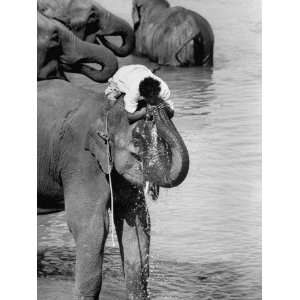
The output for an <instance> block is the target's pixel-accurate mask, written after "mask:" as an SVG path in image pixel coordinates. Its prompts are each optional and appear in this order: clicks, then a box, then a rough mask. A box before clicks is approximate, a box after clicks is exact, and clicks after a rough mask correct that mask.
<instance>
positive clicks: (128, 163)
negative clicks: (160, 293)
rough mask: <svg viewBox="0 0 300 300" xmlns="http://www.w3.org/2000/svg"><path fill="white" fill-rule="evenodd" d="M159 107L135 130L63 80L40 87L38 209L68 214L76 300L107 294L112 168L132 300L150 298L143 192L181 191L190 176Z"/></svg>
mask: <svg viewBox="0 0 300 300" xmlns="http://www.w3.org/2000/svg"><path fill="white" fill-rule="evenodd" d="M159 107H160V106H154V107H152V109H151V110H149V111H150V113H149V118H148V120H140V121H138V122H136V123H134V124H131V125H130V124H129V122H128V118H127V113H126V111H125V110H124V107H123V103H122V100H120V101H117V102H112V101H108V100H106V99H105V98H104V94H102V93H95V92H92V91H90V90H85V89H82V88H79V87H75V86H72V85H71V84H70V83H69V82H67V81H64V80H48V81H40V82H38V207H40V208H41V209H42V210H43V211H47V212H50V211H51V210H58V209H64V208H65V210H66V217H67V222H68V226H69V229H70V231H71V233H72V234H73V237H74V239H75V243H76V269H75V291H76V299H81V300H88V299H89V300H91V299H98V296H99V293H100V290H101V283H102V263H103V252H104V244H105V240H106V237H107V234H108V226H109V220H108V209H109V207H110V186H109V180H108V173H109V170H110V165H111V164H112V173H111V174H112V187H113V193H114V221H115V227H116V232H117V236H118V242H119V246H120V252H121V258H122V263H123V270H124V275H125V281H126V286H127V293H128V299H149V295H148V291H147V280H148V276H149V258H148V255H149V244H150V219H149V215H148V210H147V207H146V204H145V198H144V194H143V192H142V186H143V185H144V183H145V181H150V182H153V183H154V184H157V185H159V186H163V187H173V186H176V185H179V184H180V183H181V182H182V181H183V180H184V179H185V177H186V176H187V173H188V169H189V155H188V151H187V149H186V146H185V145H184V142H183V140H182V138H181V136H180V135H179V133H178V131H177V130H176V128H175V126H174V125H173V123H172V121H171V120H170V119H169V118H168V115H167V113H166V111H165V110H164V108H162V107H160V108H159ZM155 128H157V129H156V132H157V135H156V138H155V137H153V136H155V135H153V134H151V133H153V130H154V129H155ZM153 143H155V145H154V144H153ZM108 146H109V147H108ZM109 149H110V151H109ZM110 162H111V163H110ZM150 162H151V163H150Z"/></svg>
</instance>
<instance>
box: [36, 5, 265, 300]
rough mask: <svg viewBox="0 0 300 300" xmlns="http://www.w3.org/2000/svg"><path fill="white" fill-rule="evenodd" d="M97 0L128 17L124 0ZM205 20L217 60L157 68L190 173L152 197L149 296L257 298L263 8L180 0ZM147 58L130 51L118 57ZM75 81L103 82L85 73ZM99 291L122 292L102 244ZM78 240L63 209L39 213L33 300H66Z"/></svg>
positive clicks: (116, 260)
mask: <svg viewBox="0 0 300 300" xmlns="http://www.w3.org/2000/svg"><path fill="white" fill-rule="evenodd" d="M110 2H111V1H107V0H105V1H101V3H103V5H104V6H106V7H108V8H109V9H110V11H112V12H114V13H116V14H118V15H120V16H121V17H123V18H125V19H127V20H130V5H131V3H130V1H128V0H127V1H114V2H116V3H118V4H119V5H117V4H116V5H114V7H110V6H109V5H110ZM170 2H171V3H172V4H174V5H182V6H185V7H188V8H191V9H193V10H195V11H197V12H199V13H200V14H202V15H203V16H204V17H206V18H207V19H208V20H209V22H210V23H211V25H212V27H213V30H214V32H215V39H216V45H215V67H214V69H213V70H208V69H201V68H170V67H164V68H162V69H161V70H160V71H158V73H157V74H158V75H159V76H161V77H162V78H163V79H164V80H165V81H166V82H167V83H168V85H169V87H170V89H171V91H172V100H173V101H174V103H175V107H176V116H175V118H174V123H175V124H176V126H177V128H178V130H179V132H180V133H181V135H182V136H183V138H184V140H185V142H186V144H187V147H188V149H189V153H190V161H191V164H190V171H189V174H188V177H187V178H186V180H185V181H184V182H183V183H182V184H181V185H180V186H179V187H176V188H173V189H169V190H166V189H165V190H163V189H162V190H161V194H160V198H159V200H158V201H156V202H150V203H149V209H150V215H151V223H152V236H151V280H150V291H151V296H152V299H203V300H209V299H226V300H227V299H237V300H247V299H249V300H250V299H251V300H256V299H261V102H260V99H261V49H260V42H261V15H260V5H261V4H260V1H258V0H214V1H211V0H202V1H197V0H194V1H193V0H184V1H183V0H182V1H170ZM129 63H144V64H146V65H149V66H151V65H152V64H149V62H148V61H147V60H146V59H141V58H135V57H127V58H125V59H121V60H120V65H122V64H129ZM70 78H71V80H72V82H73V83H74V84H77V85H81V86H85V87H87V88H91V89H94V90H103V85H99V84H95V83H93V82H91V81H89V80H87V79H85V78H83V77H81V76H78V75H72V76H70ZM105 253H106V256H105V263H104V282H103V294H101V296H102V297H100V298H101V299H113V300H114V299H116V300H118V299H125V297H124V282H123V278H122V275H121V269H120V257H119V252H118V248H113V247H112V245H111V240H110V237H109V238H108V240H107V244H106V251H105ZM73 268H74V243H73V240H72V237H71V235H70V233H69V232H68V230H67V227H66V223H65V215H64V213H58V214H53V215H49V216H39V217H38V299H39V300H50V299H72V297H71V293H72V285H73V279H74V277H73Z"/></svg>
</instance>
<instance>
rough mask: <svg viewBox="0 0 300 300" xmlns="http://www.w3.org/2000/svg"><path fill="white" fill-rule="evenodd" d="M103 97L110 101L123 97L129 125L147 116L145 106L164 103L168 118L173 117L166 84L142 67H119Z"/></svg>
mask: <svg viewBox="0 0 300 300" xmlns="http://www.w3.org/2000/svg"><path fill="white" fill-rule="evenodd" d="M108 81H109V85H108V87H107V89H106V90H105V95H106V96H107V98H108V99H110V100H116V99H118V98H119V97H120V96H122V95H123V96H124V106H125V110H126V111H127V116H128V120H129V122H130V123H133V122H135V121H138V120H140V119H143V118H144V117H146V115H147V108H146V107H147V105H149V106H157V105H159V104H161V103H162V102H164V104H166V105H165V108H166V111H167V114H168V116H169V118H172V117H173V115H174V105H173V102H172V101H171V100H170V99H169V97H170V94H171V93H170V90H169V87H168V86H167V84H166V83H165V82H164V81H163V80H162V79H161V78H159V77H158V76H156V75H154V74H153V73H152V72H151V71H150V70H149V69H148V68H147V67H145V66H143V65H128V66H123V67H121V68H120V69H119V70H118V71H117V72H116V73H115V74H114V76H113V77H112V78H110V79H109V80H108Z"/></svg>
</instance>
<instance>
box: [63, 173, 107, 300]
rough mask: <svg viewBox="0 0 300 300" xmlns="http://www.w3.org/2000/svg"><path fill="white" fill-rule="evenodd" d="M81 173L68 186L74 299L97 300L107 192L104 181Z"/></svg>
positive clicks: (105, 224) (105, 233)
mask: <svg viewBox="0 0 300 300" xmlns="http://www.w3.org/2000/svg"><path fill="white" fill-rule="evenodd" d="M81 172H82V174H81V175H80V176H78V175H76V177H78V179H75V180H74V179H72V180H71V183H68V184H67V186H66V187H65V202H66V215H67V222H68V225H69V228H70V231H71V232H72V234H73V237H74V239H75V244H76V267H75V299H76V300H96V299H98V297H99V294H100V290H101V284H102V263H103V253H104V245H105V240H106V237H107V234H108V226H109V220H108V212H107V199H108V189H107V183H106V181H105V178H101V177H100V176H97V175H96V174H95V172H91V174H90V173H89V172H88V171H82V169H81Z"/></svg>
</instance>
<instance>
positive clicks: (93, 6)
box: [38, 0, 134, 57]
mask: <svg viewBox="0 0 300 300" xmlns="http://www.w3.org/2000/svg"><path fill="white" fill-rule="evenodd" d="M38 10H39V11H41V12H42V13H43V14H44V15H46V16H48V17H50V18H55V19H58V20H60V21H61V22H63V23H64V24H65V25H66V26H68V27H69V28H70V29H71V30H72V32H73V33H74V34H75V35H76V36H78V37H79V38H80V39H82V40H84V41H87V42H90V43H102V44H104V45H105V46H106V47H107V48H109V49H110V50H112V51H113V53H114V54H115V55H117V56H121V57H123V56H127V55H129V54H130V53H131V52H132V51H133V48H134V33H133V30H132V28H131V26H130V25H129V24H128V23H127V22H126V21H124V20H122V19H121V18H119V17H117V16H115V15H113V14H112V13H110V12H109V11H107V10H106V9H105V8H103V7H102V6H101V5H100V4H99V3H98V2H96V1H95V0H84V1H82V0H38ZM106 36H120V37H121V38H122V45H121V46H117V45H115V44H113V43H112V42H110V41H108V40H107V39H106V38H105V37H106Z"/></svg>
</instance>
